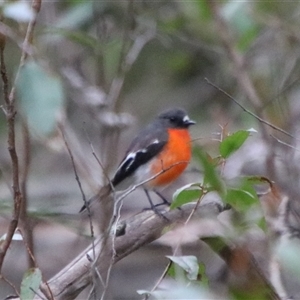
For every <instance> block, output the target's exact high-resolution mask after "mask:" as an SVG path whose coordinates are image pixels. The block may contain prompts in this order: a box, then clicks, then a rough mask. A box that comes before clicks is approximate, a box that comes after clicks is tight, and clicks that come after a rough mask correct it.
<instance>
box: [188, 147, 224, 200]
mask: <svg viewBox="0 0 300 300" xmlns="http://www.w3.org/2000/svg"><path fill="white" fill-rule="evenodd" d="M193 155H194V157H195V158H197V159H198V161H199V163H200V164H201V165H202V167H203V169H204V180H203V183H204V185H205V187H206V188H207V189H209V190H210V191H216V192H218V193H219V194H220V195H221V196H223V195H224V194H225V184H224V182H223V180H222V179H221V177H220V175H219V173H218V171H217V170H216V167H215V164H214V162H213V161H212V160H211V159H209V157H208V155H207V154H206V153H205V152H203V150H202V149H201V148H200V147H195V148H194V149H193Z"/></svg>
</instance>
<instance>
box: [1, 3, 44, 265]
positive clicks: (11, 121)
mask: <svg viewBox="0 0 300 300" xmlns="http://www.w3.org/2000/svg"><path fill="white" fill-rule="evenodd" d="M32 6H33V8H34V9H35V12H36V14H35V16H34V17H33V19H32V20H31V21H30V22H29V24H28V27H27V32H26V36H25V39H24V42H23V50H22V54H21V58H20V64H19V68H18V71H17V75H16V78H15V82H16V80H17V78H18V74H19V72H20V70H21V68H22V66H23V65H24V62H25V59H26V57H27V52H26V50H25V49H27V47H28V45H30V44H31V41H32V38H33V31H34V26H35V23H36V18H37V14H38V12H39V10H40V6H41V0H33V2H32ZM1 41H2V43H1V47H0V64H1V66H0V67H1V79H2V82H3V96H4V102H5V108H4V111H5V114H6V120H7V128H8V134H7V135H8V140H7V144H8V151H9V154H10V157H11V164H12V190H13V199H14V210H13V215H12V219H11V221H10V224H9V227H8V230H7V235H6V238H5V241H4V242H3V243H2V244H1V247H0V271H1V269H2V265H3V261H4V257H5V255H6V252H7V249H8V247H9V245H10V243H11V241H12V238H13V235H14V233H15V230H16V228H17V226H18V221H19V217H20V211H21V204H22V193H21V190H20V183H19V162H18V155H17V151H16V144H15V142H16V141H15V116H16V109H15V85H13V86H12V88H11V91H10V93H9V92H8V89H9V83H8V77H7V71H6V66H5V60H4V48H5V36H2V38H1Z"/></svg>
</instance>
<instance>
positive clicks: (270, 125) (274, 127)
mask: <svg viewBox="0 0 300 300" xmlns="http://www.w3.org/2000/svg"><path fill="white" fill-rule="evenodd" d="M205 81H206V82H207V83H208V84H209V85H211V86H212V87H214V88H215V89H217V90H218V91H219V92H221V93H223V94H224V95H225V96H226V97H228V98H229V99H230V100H232V101H233V102H234V103H235V104H236V105H238V106H239V107H240V108H241V109H242V110H243V111H245V112H246V113H247V114H249V115H251V116H252V117H254V118H255V119H257V120H258V121H259V122H261V123H263V124H265V125H268V126H269V127H271V128H273V129H275V130H277V131H279V132H281V133H283V134H285V135H287V136H289V137H291V138H295V137H294V136H293V135H292V134H290V133H288V132H287V131H285V130H283V129H282V128H280V127H277V126H276V125H274V124H272V123H270V122H268V121H266V120H264V119H262V118H261V117H259V116H258V115H256V114H254V113H253V112H252V111H250V110H248V109H247V108H245V107H244V106H243V105H242V104H240V103H239V102H238V101H237V100H236V99H235V98H233V97H232V96H231V95H230V94H228V93H227V92H226V91H224V90H223V89H222V88H220V87H218V86H217V85H215V84H213V83H212V82H211V81H210V80H209V79H207V78H205Z"/></svg>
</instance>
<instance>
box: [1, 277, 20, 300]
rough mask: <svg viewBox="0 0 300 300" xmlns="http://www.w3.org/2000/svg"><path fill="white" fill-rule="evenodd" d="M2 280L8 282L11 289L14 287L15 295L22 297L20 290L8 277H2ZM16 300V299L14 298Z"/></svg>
mask: <svg viewBox="0 0 300 300" xmlns="http://www.w3.org/2000/svg"><path fill="white" fill-rule="evenodd" d="M0 279H1V280H3V281H4V282H6V283H7V284H8V285H9V286H10V287H12V289H13V290H14V292H15V294H16V295H18V297H20V293H19V291H18V289H17V288H16V286H15V285H14V284H13V283H12V282H10V281H9V280H8V279H7V278H6V277H4V276H3V275H0ZM13 299H14V298H13Z"/></svg>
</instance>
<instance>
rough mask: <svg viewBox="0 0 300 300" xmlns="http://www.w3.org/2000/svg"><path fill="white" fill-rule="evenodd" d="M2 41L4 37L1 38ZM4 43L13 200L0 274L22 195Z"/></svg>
mask: <svg viewBox="0 0 300 300" xmlns="http://www.w3.org/2000/svg"><path fill="white" fill-rule="evenodd" d="M3 39H4V37H3ZM4 45H5V42H4V40H3V43H2V44H1V49H0V64H1V66H0V68H1V79H2V82H3V96H4V101H5V106H4V107H3V111H4V113H5V116H6V121H7V129H8V134H7V136H8V138H7V144H8V151H9V154H10V157H11V164H12V191H13V199H14V210H13V215H12V219H11V221H10V223H9V226H8V229H7V235H6V238H5V240H4V241H3V243H2V244H1V246H0V272H1V269H2V265H3V261H4V257H5V255H6V252H7V249H8V247H9V245H10V243H11V241H12V238H13V235H14V233H15V230H16V228H17V226H18V221H19V216H20V206H21V203H22V194H21V191H20V184H19V163H18V156H17V152H16V144H15V142H16V141H15V115H16V111H15V105H14V98H12V99H10V98H9V95H8V86H9V83H8V78H7V72H6V66H5V60H4V47H5V46H4Z"/></svg>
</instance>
